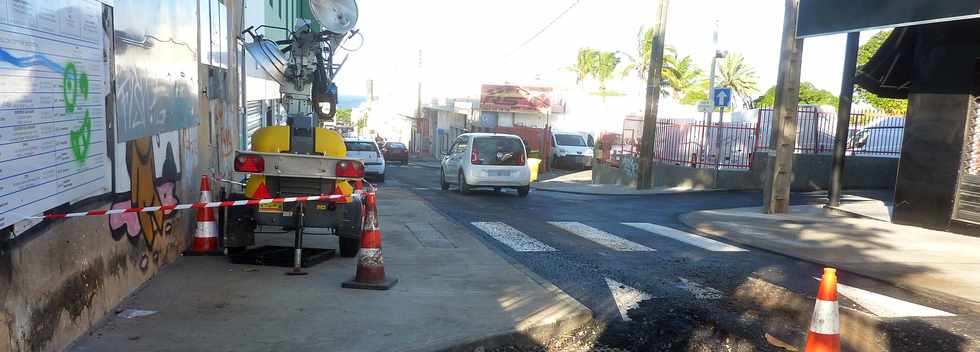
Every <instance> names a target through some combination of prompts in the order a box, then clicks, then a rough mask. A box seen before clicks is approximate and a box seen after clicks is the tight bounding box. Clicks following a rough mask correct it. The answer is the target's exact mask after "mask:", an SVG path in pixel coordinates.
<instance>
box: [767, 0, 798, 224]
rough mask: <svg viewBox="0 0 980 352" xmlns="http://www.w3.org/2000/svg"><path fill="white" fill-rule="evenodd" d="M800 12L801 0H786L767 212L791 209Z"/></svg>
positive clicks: (772, 212) (769, 171)
mask: <svg viewBox="0 0 980 352" xmlns="http://www.w3.org/2000/svg"><path fill="white" fill-rule="evenodd" d="M799 13H800V0H786V12H785V15H784V18H783V40H782V48H781V50H780V53H779V75H778V76H777V77H776V105H775V107H773V114H774V118H773V124H774V126H773V129H772V131H773V133H774V134H775V137H776V145H775V152H776V155H775V157H773V156H772V155H771V154H770V155H769V156H768V158H769V163H768V167H767V170H766V176H767V177H766V178H765V184H764V189H763V197H764V199H763V201H764V203H765V212H766V213H768V214H778V213H785V212H786V211H787V210H789V193H790V186H792V183H793V156H794V155H793V153H794V152H795V149H796V128H797V123H798V122H799V121H798V117H799V116H798V115H799V104H800V71H801V70H800V67H801V66H802V62H803V39H797V38H796V20H797V17H799Z"/></svg>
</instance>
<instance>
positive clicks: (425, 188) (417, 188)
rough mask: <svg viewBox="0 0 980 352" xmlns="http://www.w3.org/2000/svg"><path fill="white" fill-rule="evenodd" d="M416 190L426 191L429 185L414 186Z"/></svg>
mask: <svg viewBox="0 0 980 352" xmlns="http://www.w3.org/2000/svg"><path fill="white" fill-rule="evenodd" d="M415 190H416V191H428V190H429V187H415Z"/></svg>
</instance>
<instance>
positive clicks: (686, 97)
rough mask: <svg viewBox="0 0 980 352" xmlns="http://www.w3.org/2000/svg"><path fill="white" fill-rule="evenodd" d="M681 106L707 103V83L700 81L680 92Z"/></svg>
mask: <svg viewBox="0 0 980 352" xmlns="http://www.w3.org/2000/svg"><path fill="white" fill-rule="evenodd" d="M680 101H681V104H684V105H698V103H699V102H702V101H708V81H706V80H701V81H699V82H697V83H695V84H693V85H691V86H690V87H687V89H685V90H684V91H683V92H682V96H681V99H680Z"/></svg>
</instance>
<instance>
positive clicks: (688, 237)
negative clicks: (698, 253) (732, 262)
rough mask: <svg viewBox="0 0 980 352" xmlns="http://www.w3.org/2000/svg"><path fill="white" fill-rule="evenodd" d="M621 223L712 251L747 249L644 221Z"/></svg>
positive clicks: (744, 250) (745, 250) (743, 250)
mask: <svg viewBox="0 0 980 352" xmlns="http://www.w3.org/2000/svg"><path fill="white" fill-rule="evenodd" d="M623 225H626V226H630V227H634V228H638V229H640V230H643V231H647V232H650V233H652V234H655V235H660V236H664V237H667V238H670V239H673V240H677V241H681V242H684V243H687V244H689V245H692V246H697V247H701V248H703V249H706V250H709V251H712V252H747V251H748V250H747V249H743V248H740V247H736V246H733V245H730V244H727V243H723V242H719V241H715V240H713V239H710V238H705V237H701V236H698V235H695V234H692V233H688V232H684V231H681V230H678V229H674V228H670V227H667V226H661V225H656V224H651V223H646V222H624V223H623Z"/></svg>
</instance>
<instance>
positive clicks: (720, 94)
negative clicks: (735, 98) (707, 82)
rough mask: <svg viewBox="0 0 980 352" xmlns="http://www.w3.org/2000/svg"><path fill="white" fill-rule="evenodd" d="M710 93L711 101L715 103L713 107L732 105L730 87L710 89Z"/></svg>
mask: <svg viewBox="0 0 980 352" xmlns="http://www.w3.org/2000/svg"><path fill="white" fill-rule="evenodd" d="M711 93H712V94H711V95H712V97H711V101H712V102H714V103H715V107H727V106H729V105H732V89H731V88H715V89H713V90H712V91H711Z"/></svg>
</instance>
